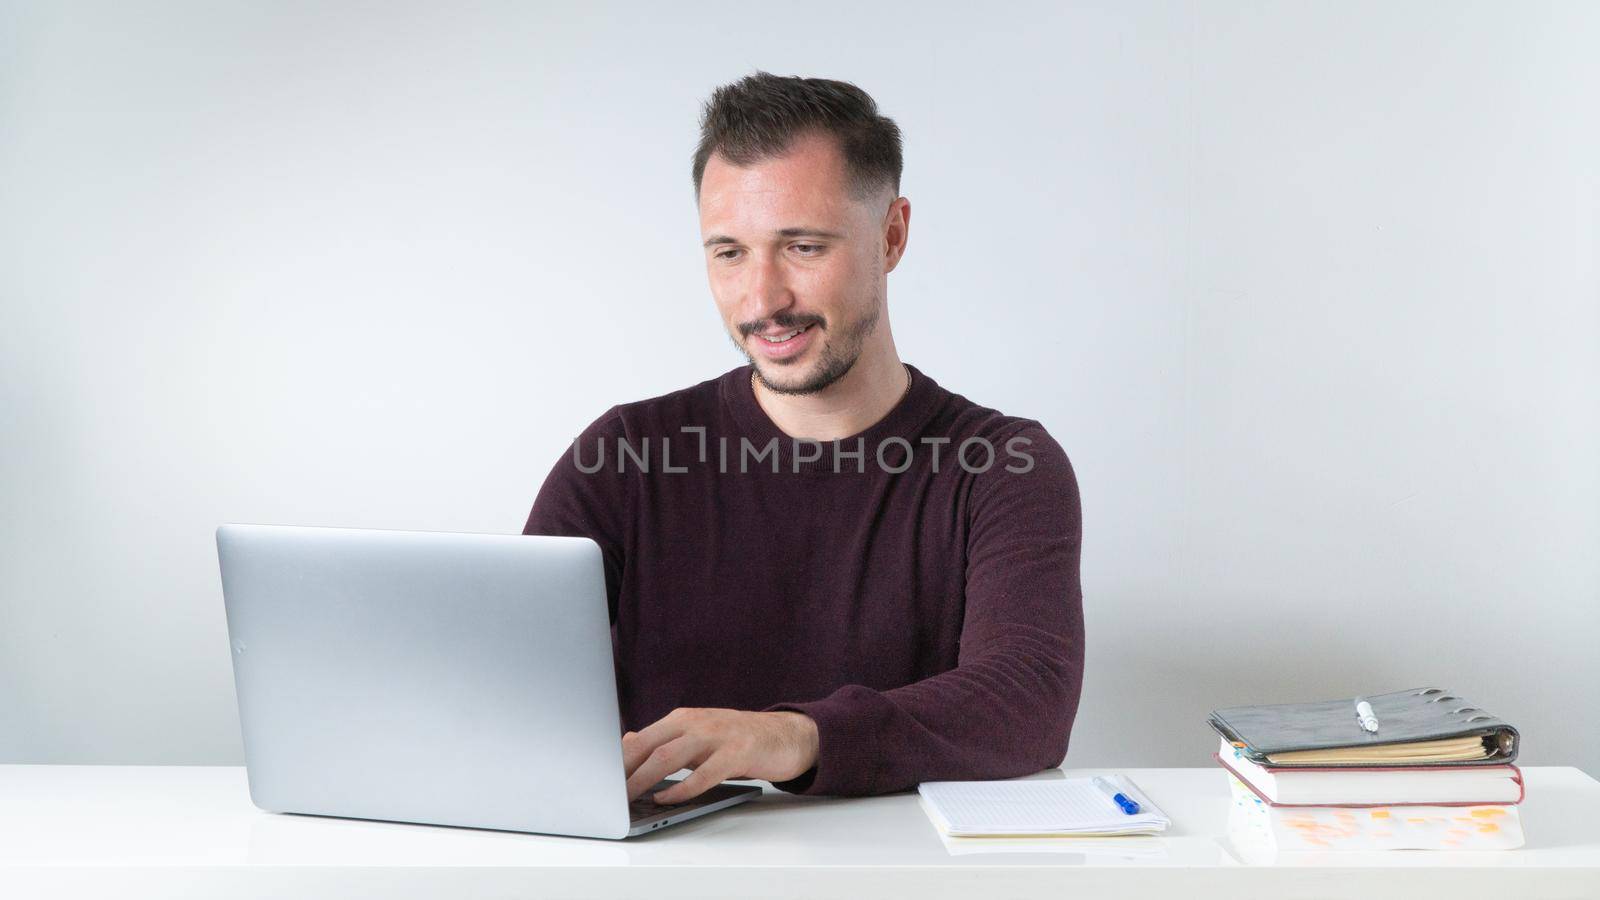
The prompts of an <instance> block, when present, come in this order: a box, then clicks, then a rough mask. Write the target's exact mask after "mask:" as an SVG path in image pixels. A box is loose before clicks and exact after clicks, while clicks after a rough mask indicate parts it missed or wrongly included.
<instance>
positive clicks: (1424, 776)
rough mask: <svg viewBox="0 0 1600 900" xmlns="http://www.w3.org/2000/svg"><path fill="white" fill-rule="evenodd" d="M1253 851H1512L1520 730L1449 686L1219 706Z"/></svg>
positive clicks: (1235, 802) (1241, 836) (1234, 824)
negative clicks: (1312, 699) (1326, 698)
mask: <svg viewBox="0 0 1600 900" xmlns="http://www.w3.org/2000/svg"><path fill="white" fill-rule="evenodd" d="M1208 724H1210V725H1211V727H1212V729H1214V730H1215V731H1216V732H1217V734H1218V735H1219V736H1220V738H1221V741H1220V744H1219V746H1218V749H1217V753H1216V757H1215V758H1216V760H1217V762H1218V763H1219V764H1220V765H1221V766H1222V767H1223V768H1224V769H1225V770H1227V772H1228V775H1229V784H1230V786H1231V795H1232V796H1231V805H1230V811H1229V819H1228V823H1229V825H1228V827H1229V832H1230V836H1231V837H1232V839H1233V840H1234V842H1235V843H1236V845H1238V846H1240V847H1241V849H1244V850H1246V851H1250V852H1253V851H1263V850H1265V851H1277V850H1390V849H1393V850H1399V849H1418V850H1508V849H1512V848H1514V847H1520V846H1522V843H1523V835H1522V820H1521V818H1520V816H1519V815H1518V808H1517V806H1518V804H1519V803H1521V802H1522V798H1523V796H1524V791H1523V785H1522V772H1521V771H1520V770H1518V769H1517V767H1516V766H1515V765H1513V764H1512V762H1513V761H1514V760H1515V759H1516V756H1517V751H1518V749H1519V747H1518V745H1519V744H1520V742H1521V741H1520V736H1519V734H1518V732H1517V729H1515V728H1514V727H1512V726H1511V725H1510V724H1509V723H1507V722H1505V721H1503V720H1501V719H1499V718H1496V717H1495V716H1492V715H1490V714H1488V713H1486V712H1484V711H1483V710H1482V709H1480V708H1478V707H1476V706H1474V705H1473V704H1471V703H1468V702H1467V701H1465V700H1463V699H1461V698H1460V697H1459V696H1456V695H1455V694H1452V693H1450V692H1449V691H1446V690H1444V689H1442V688H1434V687H1424V688H1412V689H1410V690H1405V691H1396V692H1394V693H1390V694H1377V695H1372V696H1367V697H1355V698H1350V699H1346V700H1325V701H1317V702H1312V703H1281V704H1271V705H1264V706H1235V707H1230V708H1227V709H1219V710H1216V711H1215V712H1213V713H1212V714H1211V717H1210V719H1209V720H1208Z"/></svg>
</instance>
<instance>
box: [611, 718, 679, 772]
mask: <svg viewBox="0 0 1600 900" xmlns="http://www.w3.org/2000/svg"><path fill="white" fill-rule="evenodd" d="M674 711H676V710H674ZM671 716H672V713H668V714H667V715H665V716H662V717H661V718H659V719H657V720H655V721H654V722H651V723H650V724H649V725H646V726H645V727H644V728H641V729H640V730H638V731H630V732H628V734H625V735H623V736H622V771H623V772H624V773H625V774H627V775H632V774H633V772H634V770H635V769H637V768H639V764H640V763H642V762H644V761H645V760H646V759H648V758H649V757H650V754H652V753H654V752H656V749H657V748H659V747H660V746H661V745H663V744H665V743H667V742H668V741H670V740H673V739H674V738H678V737H681V736H682V735H683V727H682V726H681V725H679V724H678V720H677V719H675V718H671ZM669 719H670V721H669ZM629 735H632V736H631V737H630V736H629Z"/></svg>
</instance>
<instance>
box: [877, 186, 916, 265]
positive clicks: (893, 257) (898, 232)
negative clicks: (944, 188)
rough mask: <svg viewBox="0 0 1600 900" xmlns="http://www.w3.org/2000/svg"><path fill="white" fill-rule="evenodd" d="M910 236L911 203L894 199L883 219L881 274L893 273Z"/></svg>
mask: <svg viewBox="0 0 1600 900" xmlns="http://www.w3.org/2000/svg"><path fill="white" fill-rule="evenodd" d="M910 236H911V201H910V200H907V199H906V198H904V197H896V198H895V200H894V202H892V203H890V204H889V212H888V214H887V215H885V216H884V219H883V272H884V274H885V275H887V274H889V273H890V272H893V271H894V269H895V266H898V265H900V260H901V259H903V258H904V257H905V255H906V242H907V240H909V238H910Z"/></svg>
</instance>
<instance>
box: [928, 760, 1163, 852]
mask: <svg viewBox="0 0 1600 900" xmlns="http://www.w3.org/2000/svg"><path fill="white" fill-rule="evenodd" d="M1105 777H1106V778H1108V779H1109V780H1111V781H1112V782H1113V783H1114V784H1116V785H1117V787H1118V789H1119V790H1121V791H1122V793H1124V794H1126V795H1127V796H1128V797H1129V798H1131V799H1132V800H1133V801H1134V802H1136V803H1138V804H1139V812H1137V813H1135V814H1134V815H1131V816H1130V815H1128V814H1127V813H1125V812H1123V811H1122V809H1121V808H1120V807H1119V806H1117V804H1116V803H1115V802H1114V801H1113V800H1112V799H1111V798H1109V797H1107V796H1106V795H1105V794H1104V793H1102V792H1101V791H1100V789H1099V788H1097V787H1095V785H1094V781H1093V779H1090V778H1057V779H1045V780H1041V779H1023V780H1011V781H928V782H923V783H922V784H920V785H918V786H917V793H918V794H919V795H921V800H922V806H923V809H924V810H926V811H927V813H928V818H929V819H931V820H933V824H934V826H935V827H937V828H938V829H939V830H940V831H941V832H943V833H944V834H946V835H949V836H950V837H1090V836H1104V835H1121V834H1159V833H1160V832H1163V831H1166V830H1167V828H1168V826H1170V825H1171V824H1172V820H1170V819H1168V818H1167V815H1166V813H1164V812H1162V811H1161V809H1160V808H1159V807H1157V806H1156V805H1155V804H1154V803H1152V802H1150V798H1149V797H1147V796H1145V794H1144V792H1143V791H1140V790H1139V788H1138V786H1137V785H1135V784H1134V783H1133V782H1132V781H1130V780H1129V779H1127V778H1126V777H1124V776H1121V775H1107V776H1105Z"/></svg>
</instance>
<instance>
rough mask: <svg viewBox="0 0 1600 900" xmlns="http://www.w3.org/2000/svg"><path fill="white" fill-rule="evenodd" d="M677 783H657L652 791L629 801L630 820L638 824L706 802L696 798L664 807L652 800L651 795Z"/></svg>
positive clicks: (670, 781)
mask: <svg viewBox="0 0 1600 900" xmlns="http://www.w3.org/2000/svg"><path fill="white" fill-rule="evenodd" d="M677 783H678V782H677V781H674V780H671V779H668V780H665V781H660V782H657V783H656V784H655V785H654V786H653V787H651V788H650V790H648V791H645V792H644V793H642V794H640V795H639V796H638V797H635V798H634V799H632V800H629V801H628V820H629V821H630V822H637V821H639V820H640V819H648V818H650V817H651V816H654V815H659V814H661V813H664V812H671V811H672V810H675V809H688V808H690V807H692V806H698V805H700V804H701V803H704V802H705V799H704V798H703V797H694V798H691V799H689V800H686V801H684V802H682V803H668V804H665V805H663V804H660V803H657V802H655V801H654V800H652V799H650V797H651V795H653V794H655V793H656V792H657V791H664V790H666V789H667V788H669V787H672V786H673V785H675V784H677Z"/></svg>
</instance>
